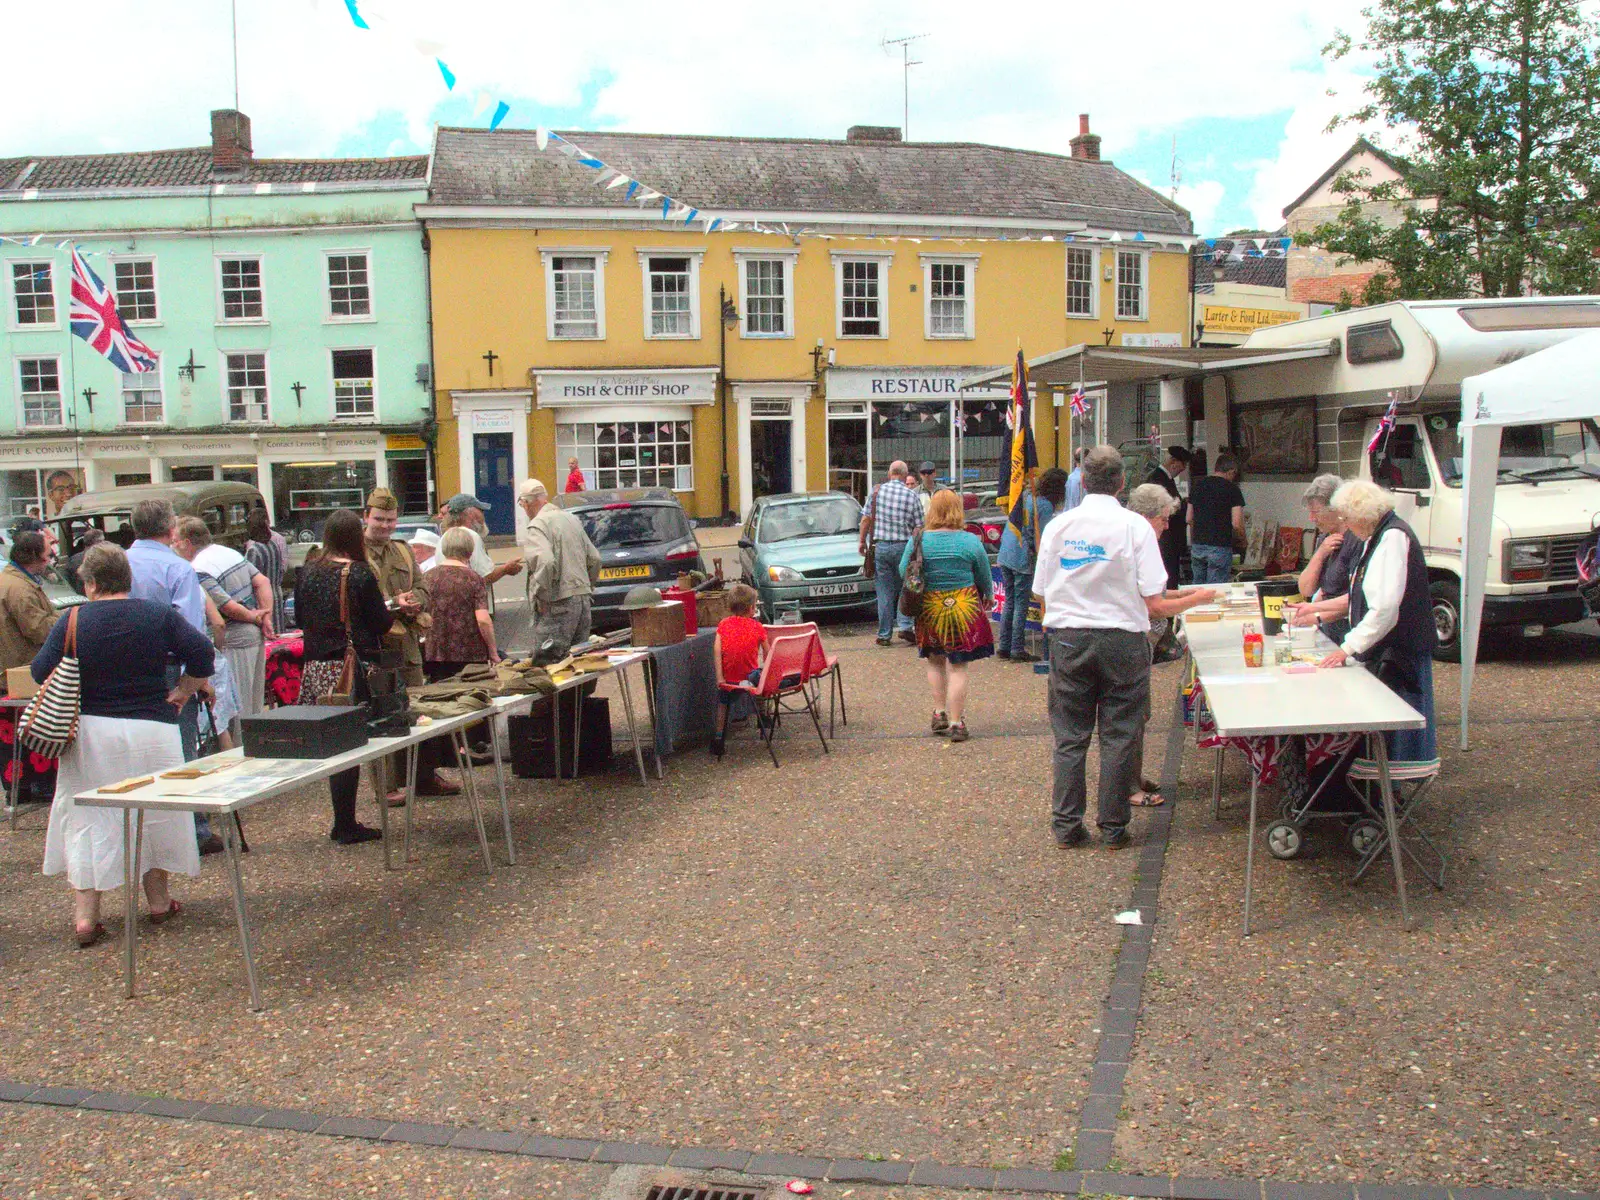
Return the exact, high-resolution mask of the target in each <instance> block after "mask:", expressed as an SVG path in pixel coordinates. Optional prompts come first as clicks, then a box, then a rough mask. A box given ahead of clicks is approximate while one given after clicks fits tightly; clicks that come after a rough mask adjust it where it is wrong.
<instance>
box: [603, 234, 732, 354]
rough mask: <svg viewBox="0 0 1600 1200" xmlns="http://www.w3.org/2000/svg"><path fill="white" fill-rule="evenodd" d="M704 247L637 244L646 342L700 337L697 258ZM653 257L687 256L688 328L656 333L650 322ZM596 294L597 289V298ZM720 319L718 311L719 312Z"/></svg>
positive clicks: (719, 318)
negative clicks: (683, 248)
mask: <svg viewBox="0 0 1600 1200" xmlns="http://www.w3.org/2000/svg"><path fill="white" fill-rule="evenodd" d="M705 253H706V252H705V251H704V250H679V249H676V248H674V247H670V246H653V247H652V246H642V247H639V248H638V255H639V279H640V283H641V287H642V290H643V292H644V325H643V326H642V328H643V329H644V338H645V341H647V342H692V341H697V340H698V339H699V337H700V260H701V259H702V258H704V257H705ZM652 258H687V259H688V260H689V332H688V333H655V332H653V330H652V328H651V326H652V321H651V318H652V317H653V316H654V313H653V312H652V310H651V308H650V260H651V259H652ZM598 298H599V294H598V292H596V302H597V303H598ZM717 319H718V320H721V314H718V318H717Z"/></svg>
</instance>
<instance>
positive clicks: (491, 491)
mask: <svg viewBox="0 0 1600 1200" xmlns="http://www.w3.org/2000/svg"><path fill="white" fill-rule="evenodd" d="M472 460H473V485H472V494H473V495H474V496H476V497H477V498H478V499H479V500H482V501H483V502H484V503H485V504H487V505H489V511H488V512H486V513H484V514H483V519H484V520H485V521H487V522H488V523H489V532H490V533H515V532H516V531H517V514H516V513H515V512H514V511H512V503H513V496H514V494H515V492H516V475H515V474H514V473H513V472H514V467H513V465H512V460H511V435H510V434H509V433H475V434H473V435H472Z"/></svg>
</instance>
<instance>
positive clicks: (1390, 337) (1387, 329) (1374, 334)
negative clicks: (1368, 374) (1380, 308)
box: [1344, 321, 1406, 367]
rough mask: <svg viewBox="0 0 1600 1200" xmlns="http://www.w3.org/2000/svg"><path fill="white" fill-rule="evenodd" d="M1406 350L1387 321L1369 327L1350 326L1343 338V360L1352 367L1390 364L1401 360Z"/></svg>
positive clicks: (1374, 323)
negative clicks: (1369, 364)
mask: <svg viewBox="0 0 1600 1200" xmlns="http://www.w3.org/2000/svg"><path fill="white" fill-rule="evenodd" d="M1405 352H1406V349H1405V347H1404V346H1402V345H1401V344H1400V337H1399V335H1398V334H1396V333H1395V331H1394V326H1393V325H1391V324H1389V322H1388V321H1375V322H1373V323H1372V324H1371V325H1352V326H1351V327H1350V332H1349V333H1348V334H1347V335H1346V336H1345V343H1344V360H1345V362H1347V363H1349V364H1350V365H1351V366H1353V367H1359V366H1364V365H1366V364H1367V363H1380V362H1390V361H1392V360H1394V359H1396V358H1403V357H1404V356H1405Z"/></svg>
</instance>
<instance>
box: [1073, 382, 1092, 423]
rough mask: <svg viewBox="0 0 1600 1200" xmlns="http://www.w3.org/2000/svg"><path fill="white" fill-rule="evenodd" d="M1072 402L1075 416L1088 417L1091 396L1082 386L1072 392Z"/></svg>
mask: <svg viewBox="0 0 1600 1200" xmlns="http://www.w3.org/2000/svg"><path fill="white" fill-rule="evenodd" d="M1071 402H1072V415H1073V416H1075V417H1087V416H1088V415H1089V397H1088V396H1086V395H1085V394H1084V391H1083V389H1082V388H1081V387H1080V388H1079V389H1078V390H1077V391H1075V392H1073V393H1072V401H1071Z"/></svg>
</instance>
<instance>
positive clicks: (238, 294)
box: [217, 258, 267, 321]
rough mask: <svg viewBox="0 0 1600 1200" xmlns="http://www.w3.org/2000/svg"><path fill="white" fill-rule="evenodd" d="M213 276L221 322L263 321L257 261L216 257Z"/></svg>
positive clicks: (263, 308)
mask: <svg viewBox="0 0 1600 1200" xmlns="http://www.w3.org/2000/svg"><path fill="white" fill-rule="evenodd" d="M217 274H218V292H219V298H220V305H219V308H220V310H221V311H220V319H221V320H223V321H264V320H266V316H267V308H266V299H265V297H264V295H263V292H262V289H261V260H260V259H259V258H219V259H218V260H217Z"/></svg>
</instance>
